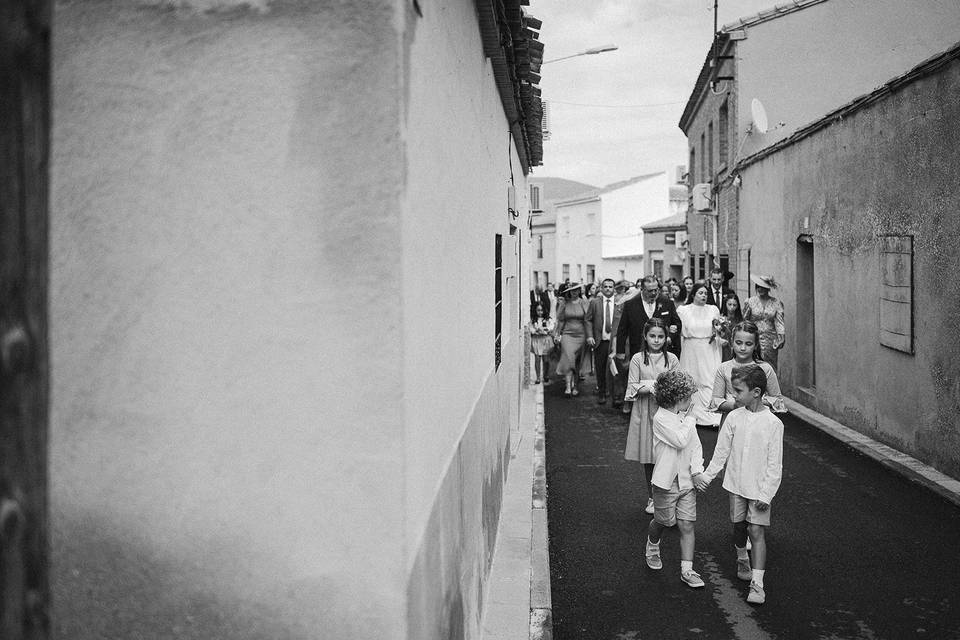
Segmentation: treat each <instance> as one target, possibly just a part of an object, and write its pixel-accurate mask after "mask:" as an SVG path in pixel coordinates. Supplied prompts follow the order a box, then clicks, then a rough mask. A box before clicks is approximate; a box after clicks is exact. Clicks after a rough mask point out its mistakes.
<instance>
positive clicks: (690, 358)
mask: <svg viewBox="0 0 960 640" xmlns="http://www.w3.org/2000/svg"><path fill="white" fill-rule="evenodd" d="M690 295H691V296H692V297H693V299H692V302H691V304H687V305H684V306H682V307H677V315H679V316H680V321H681V322H682V323H683V329H682V332H681V336H682V338H683V342H682V343H681V346H682V348H681V349H680V368H681V369H683V370H684V371H686V372H687V373H689V374H690V375H691V376H693V379H694V380H695V381H696V383H697V393H695V394H694V396H693V401H692V402H691V404H690V409H689V410H688V414H689V415H692V416H694V417H696V419H697V424H700V425H707V426H713V427H716V426H719V425H720V414H719V413H715V412H713V411H708V408H709V406H710V398H711V395H712V394H713V379H714V376H716V374H717V368H718V367H719V366H720V356H721V344H720V338H719V337H718V338H717V339H715V340H714V341H713V342H711V341H710V338H711V337H713V321H714V319H715V318H719V317H720V310H719V309H717V307H715V306H714V305H712V304H707V285H706V283H704V282H697V283H695V284H694V285H693V290H692V291H691V292H690Z"/></svg>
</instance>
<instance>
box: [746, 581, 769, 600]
mask: <svg viewBox="0 0 960 640" xmlns="http://www.w3.org/2000/svg"><path fill="white" fill-rule="evenodd" d="M766 600H767V594H766V592H764V590H763V587H761V586H760V585H758V584H757V583H756V582H751V583H750V593H748V594H747V602H749V603H750V604H763V603H764V602H766Z"/></svg>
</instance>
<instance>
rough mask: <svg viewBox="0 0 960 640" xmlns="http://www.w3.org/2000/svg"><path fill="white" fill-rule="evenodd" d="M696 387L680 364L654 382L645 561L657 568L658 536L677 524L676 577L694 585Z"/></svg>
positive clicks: (699, 454) (699, 465)
mask: <svg viewBox="0 0 960 640" xmlns="http://www.w3.org/2000/svg"><path fill="white" fill-rule="evenodd" d="M696 390H697V385H696V383H695V382H694V380H693V378H692V377H691V376H690V374H688V373H686V372H684V371H681V370H679V369H674V370H672V371H665V372H664V373H661V374H660V375H659V376H657V382H656V384H655V385H654V394H655V395H656V398H657V404H658V405H659V406H660V408H659V409H657V413H656V414H654V416H653V452H654V458H655V461H656V462H655V463H654V467H653V483H652V484H653V520H651V521H650V526H649V527H648V530H647V545H646V552H645V556H646V560H647V566H648V567H650V568H651V569H662V568H663V561H662V560H661V559H660V536H661V534H662V533H663V530H664V529H667V528H670V527H673V526H675V525H676V527H677V528H678V529H679V530H680V579H681V580H683V582H684V583H686V584H687V585H688V586H690V587H693V588H699V587H702V586H704V582H703V580H702V579H701V578H700V574H698V573H697V572H696V571H694V570H693V547H694V526H693V523H694V522H695V521H696V519H697V494H696V489H695V484H698V481H699V480H700V474H701V473H703V448H702V447H701V445H700V437H699V436H698V435H697V424H696V420H695V418H694V417H693V416H687V415H686V411H687V409H688V408H689V407H690V399H691V397H692V396H693V394H694V393H695V392H696Z"/></svg>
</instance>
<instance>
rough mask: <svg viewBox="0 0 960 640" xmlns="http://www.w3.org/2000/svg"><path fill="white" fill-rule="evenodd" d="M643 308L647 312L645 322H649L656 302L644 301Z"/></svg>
mask: <svg viewBox="0 0 960 640" xmlns="http://www.w3.org/2000/svg"><path fill="white" fill-rule="evenodd" d="M643 308H644V310H645V311H646V312H647V320H649V319H650V318H652V317H653V312H654V311H656V310H657V301H656V300H654V301H653V302H647V301H646V299H644V300H643Z"/></svg>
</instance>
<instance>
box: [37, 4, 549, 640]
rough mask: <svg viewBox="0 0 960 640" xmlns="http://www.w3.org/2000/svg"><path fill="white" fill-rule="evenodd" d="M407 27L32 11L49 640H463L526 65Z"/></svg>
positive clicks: (330, 11) (517, 222)
mask: <svg viewBox="0 0 960 640" xmlns="http://www.w3.org/2000/svg"><path fill="white" fill-rule="evenodd" d="M37 4H38V5H40V4H43V3H37ZM420 4H423V5H424V6H423V10H421V9H420V7H419V6H418V3H416V2H395V1H393V0H368V1H366V2H362V3H348V2H347V3H345V2H333V3H329V2H317V3H311V2H293V3H285V2H276V3H273V2H242V1H240V0H197V1H190V0H187V1H178V2H170V3H168V2H129V1H127V0H104V1H102V2H95V3H52V2H51V3H50V5H51V8H52V10H53V12H54V14H55V16H54V18H55V19H54V21H53V22H54V28H53V31H52V36H51V37H52V41H53V48H52V49H53V52H54V60H53V69H52V95H53V97H54V99H53V118H52V121H53V126H52V129H51V131H50V134H51V140H52V153H51V158H50V166H51V182H52V188H51V195H50V238H51V250H50V256H51V257H50V265H49V281H50V304H49V314H50V321H49V326H50V330H49V344H50V369H51V381H52V384H51V408H50V438H49V440H50V455H49V478H50V481H49V482H50V510H49V522H50V529H51V531H50V547H51V553H52V560H51V562H50V563H49V566H50V567H51V575H50V583H51V585H52V600H51V601H52V602H53V603H54V605H53V607H54V609H53V612H52V620H53V623H52V625H53V627H54V630H53V634H52V635H53V637H59V638H71V639H73V640H100V639H102V638H168V637H169V638H174V637H175V638H178V639H181V640H262V639H263V638H330V639H337V640H350V639H361V638H362V639H367V638H377V639H378V640H406V639H411V640H414V639H415V640H440V639H444V640H445V639H447V638H478V637H479V636H480V615H481V606H482V601H483V596H484V591H485V588H486V584H487V578H488V572H489V568H490V561H491V558H492V554H493V550H494V546H495V543H496V532H497V522H498V518H499V514H500V504H501V495H502V488H503V483H504V478H505V475H506V473H507V469H508V465H509V464H510V444H511V439H512V438H513V437H514V434H515V433H516V427H517V421H518V407H517V402H518V397H519V396H520V393H519V384H520V382H519V381H520V362H521V355H526V354H525V353H522V351H523V340H521V339H519V336H518V327H519V325H520V321H521V320H522V319H523V318H525V317H526V315H527V309H526V302H525V301H526V299H527V298H526V295H525V294H526V291H527V288H528V283H527V282H526V276H525V274H526V272H527V271H526V269H525V268H521V265H520V264H519V258H520V256H521V248H522V247H525V246H527V243H528V239H527V237H526V236H525V230H526V229H527V223H528V211H527V201H526V195H525V194H526V193H527V184H526V175H527V172H528V170H529V168H530V167H531V166H534V165H536V164H539V155H540V141H539V130H540V122H539V113H538V110H539V100H538V99H537V98H536V94H537V93H538V90H536V88H535V87H533V86H532V85H531V84H530V82H529V79H530V78H531V77H532V76H527V75H526V74H527V73H529V72H530V71H533V72H536V71H537V70H538V69H539V57H540V54H539V51H540V50H542V45H539V43H537V42H535V41H534V39H533V33H532V30H533V29H535V28H536V27H538V26H539V22H537V21H535V20H533V21H531V20H527V18H525V17H524V15H523V12H522V11H523V10H522V9H521V7H520V4H521V3H520V1H519V0H504V1H503V2H498V3H496V4H497V6H496V7H494V6H493V4H492V3H490V2H487V1H485V0H476V1H474V0H454V1H451V2H445V3H443V6H442V7H438V6H437V5H436V4H432V3H420ZM174 5H175V6H176V7H177V9H176V10H173V9H172V8H171V7H172V6H174ZM42 13H43V11H38V15H40V14H42ZM467 121H468V122H469V126H466V127H465V126H463V123H464V122H467ZM504 132H510V145H509V149H508V145H505V144H502V136H503V133H504ZM34 164H35V165H43V166H45V164H44V163H43V162H42V161H41V159H37V160H36V162H35V163H34ZM31 166H33V165H31ZM511 183H512V184H513V185H515V188H516V193H517V194H518V196H519V197H518V198H516V201H515V202H514V201H512V200H511V199H510V196H509V193H510V191H509V186H510V185H511ZM510 204H513V210H512V211H511V210H510V209H509V208H508V206H509V205H510ZM41 266H42V265H41ZM38 273H43V274H45V273H46V271H42V270H41V271H39V272H38ZM463 291H469V292H471V295H468V296H455V302H456V304H451V299H450V296H447V299H446V300H444V301H438V300H437V295H436V294H437V293H438V292H463ZM521 292H522V293H523V294H524V295H520V294H521ZM465 319H468V320H467V321H465ZM43 471H45V470H41V475H39V476H38V477H44V476H43ZM36 493H37V495H41V496H42V495H43V492H42V491H37V492H36ZM36 566H37V567H38V570H39V568H40V567H44V566H47V565H46V564H44V563H43V561H42V560H40V561H38V563H37V565H36Z"/></svg>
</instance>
